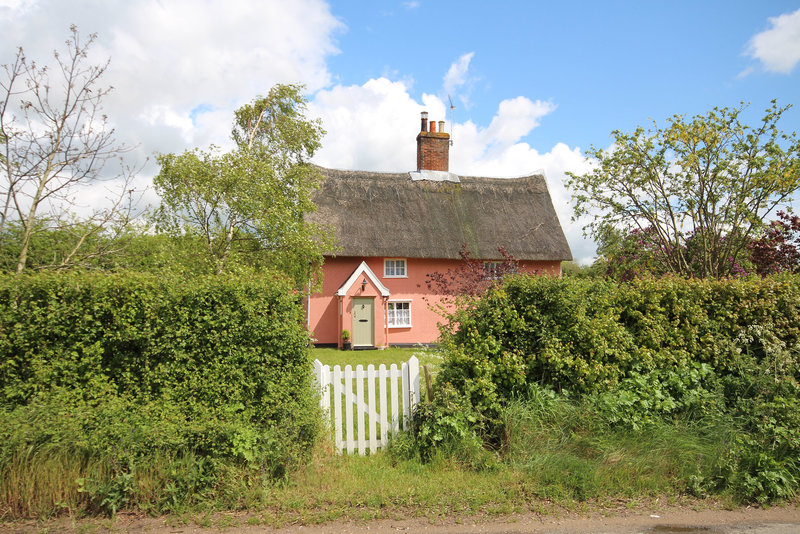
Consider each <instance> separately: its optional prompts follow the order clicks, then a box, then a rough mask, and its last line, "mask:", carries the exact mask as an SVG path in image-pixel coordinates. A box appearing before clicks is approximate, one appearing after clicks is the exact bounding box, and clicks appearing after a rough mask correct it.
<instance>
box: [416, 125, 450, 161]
mask: <svg viewBox="0 0 800 534" xmlns="http://www.w3.org/2000/svg"><path fill="white" fill-rule="evenodd" d="M417 170H418V171H449V170H450V134H448V133H445V132H444V121H439V131H438V132H437V131H436V122H435V121H431V122H430V130H429V129H428V112H427V111H423V112H422V126H421V128H420V132H419V134H417Z"/></svg>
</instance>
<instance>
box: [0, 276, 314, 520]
mask: <svg viewBox="0 0 800 534" xmlns="http://www.w3.org/2000/svg"><path fill="white" fill-rule="evenodd" d="M308 341H309V339H308V334H307V332H306V329H305V327H304V322H303V311H302V308H301V307H300V306H299V305H298V303H297V298H296V295H294V294H293V292H292V291H291V290H290V288H289V287H288V286H287V285H285V284H284V283H282V282H281V281H278V280H276V279H268V278H235V277H234V278H222V277H201V278H179V277H174V276H155V275H150V274H141V273H119V274H95V273H63V274H62V273H56V274H36V275H28V276H22V277H15V276H4V277H0V441H2V445H0V469H7V468H10V467H9V466H11V465H12V464H14V463H15V462H17V463H18V461H19V454H20V451H26V450H37V448H38V449H41V450H52V449H53V447H54V446H55V447H56V448H58V447H61V449H60V450H70V451H73V452H74V453H75V455H76V457H85V458H101V459H104V460H105V461H106V463H108V464H109V465H111V466H112V467H114V468H113V469H111V471H110V472H108V473H106V474H105V475H104V476H107V477H111V478H110V479H108V480H112V481H113V480H117V478H118V477H120V476H122V477H123V479H124V480H127V478H124V477H130V476H131V473H133V472H134V471H135V470H136V468H137V466H140V467H141V466H142V465H144V464H145V463H146V459H147V458H152V457H153V456H154V455H160V456H161V457H162V459H163V458H171V459H175V458H179V457H184V456H186V455H187V454H189V455H192V457H193V458H199V459H201V463H202V464H203V465H204V466H205V467H203V470H204V473H205V474H204V475H203V476H204V478H203V480H204V484H205V487H207V488H212V487H214V485H215V484H216V482H215V480H216V479H215V477H214V476H213V471H214V469H212V467H214V466H217V467H219V465H222V464H226V465H245V466H248V465H249V466H251V467H253V468H256V469H259V470H260V471H262V472H265V473H266V474H267V475H268V476H269V475H271V476H282V475H283V474H285V472H286V471H287V469H289V468H290V467H291V466H292V465H294V464H296V463H297V462H300V461H302V460H303V459H304V458H305V457H306V456H307V454H308V451H309V450H310V448H311V446H312V444H313V443H314V440H315V438H316V436H317V432H318V426H319V414H318V412H317V402H316V399H315V397H314V394H313V391H312V387H311V364H310V360H309V352H308ZM59 444H60V445H59ZM202 459H205V460H202ZM170 461H171V460H170ZM219 462H221V463H219ZM209 466H211V467H209ZM209 469H211V471H212V473H211V474H209ZM108 480H106V482H105V483H106V486H108V484H110V483H109V482H108ZM124 480H123V481H124ZM87 484H88V483H87ZM95 486H96V488H95V489H97V491H100V490H102V488H101V486H102V484H101V481H99V480H97V481H95ZM98 488H99V489H98ZM135 489H136V488H135V484H133V485H132V486H131V488H130V491H128V492H127V493H126V492H122V495H123V497H121V498H120V499H117V501H119V502H116V503H114V506H113V508H117V507H119V506H121V505H125V504H126V503H130V502H133V501H135V496H134V494H135V493H136V491H135ZM196 489H197V488H194V489H193V490H192V491H195V490H196ZM115 491H116V493H115V494H120V492H119V491H117V490H115ZM81 492H82V493H84V494H86V493H90V494H91V493H92V492H91V491H89V490H87V489H86V488H82V489H81ZM100 493H102V491H100ZM190 493H191V492H190V491H189V490H188V489H187V490H186V495H184V496H183V497H187V498H188V497H189V495H190ZM174 497H175V496H174V495H172V496H171V497H170V498H172V500H173V502H174V501H175V498H174ZM183 497H182V498H183ZM165 498H166V497H165ZM98 499H99V500H98ZM90 500H91V499H90ZM95 500H97V501H98V502H97V503H96V504H97V505H98V507H99V508H105V509H108V508H109V505H108V502H106V504H105V505H103V506H99V503H102V502H104V500H105V501H108V496H107V495H101V494H98V495H97V499H95ZM87 506H89V508H91V507H92V506H91V502H89V503H87ZM0 507H2V503H1V502H0ZM161 508H163V506H162V507H161Z"/></svg>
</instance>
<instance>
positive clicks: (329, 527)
mask: <svg viewBox="0 0 800 534" xmlns="http://www.w3.org/2000/svg"><path fill="white" fill-rule="evenodd" d="M250 517H251V516H248V515H246V514H236V515H228V514H220V515H218V516H215V517H214V518H213V519H212V521H211V524H214V525H217V526H215V527H208V528H204V527H201V526H198V525H197V524H193V523H192V524H183V523H181V522H179V521H176V520H175V519H166V520H165V519H163V518H143V517H135V516H119V517H117V518H116V519H115V520H113V521H110V520H80V521H77V522H75V521H71V520H69V519H60V520H57V521H52V522H46V523H34V522H25V523H16V524H5V525H0V531H2V532H15V533H16V532H19V533H23V532H24V533H31V532H48V533H54V532H74V531H81V532H87V533H94V532H134V533H144V532H147V533H153V534H194V533H209V532H226V533H231V534H238V533H248V534H249V533H259V532H264V533H274V534H301V533H302V534H323V533H324V534H329V533H343V534H366V533H369V534H374V533H376V532H377V533H381V532H387V533H398V532H408V533H413V532H424V533H430V534H455V533H460V532H464V533H479V532H480V533H488V534H505V533H508V534H512V533H514V534H517V533H519V534H522V533H536V534H540V533H554V534H589V533H591V534H634V533H654V534H669V533H674V532H682V533H692V532H697V533H703V532H705V533H709V534H714V533H719V534H723V533H727V534H736V533H748V534H795V533H800V507H798V506H785V507H774V508H770V509H767V510H764V509H759V508H742V509H736V510H724V509H711V508H707V509H703V510H699V511H695V510H691V509H687V508H681V507H658V509H654V510H649V511H648V510H641V509H640V510H636V511H634V512H622V513H615V514H614V515H609V516H604V515H601V514H599V513H597V514H591V515H587V516H580V515H578V514H573V513H564V514H560V515H558V516H556V515H544V516H543V515H535V514H525V515H515V516H510V517H504V518H480V519H475V518H462V519H457V518H450V519H444V520H442V519H438V520H437V521H436V522H435V523H432V522H430V521H428V520H426V519H424V518H422V519H421V518H416V519H407V520H405V519H404V520H380V521H371V522H363V523H349V522H334V523H327V524H324V525H294V526H289V527H285V528H280V529H274V528H271V527H266V526H263V525H251V524H248V519H250ZM222 525H229V526H222Z"/></svg>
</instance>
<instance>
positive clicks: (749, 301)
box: [423, 275, 800, 500]
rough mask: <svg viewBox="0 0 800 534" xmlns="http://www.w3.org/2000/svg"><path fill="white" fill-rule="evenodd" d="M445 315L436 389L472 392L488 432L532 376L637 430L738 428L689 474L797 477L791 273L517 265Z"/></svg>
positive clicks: (746, 489) (754, 481) (493, 439)
mask: <svg viewBox="0 0 800 534" xmlns="http://www.w3.org/2000/svg"><path fill="white" fill-rule="evenodd" d="M451 325H452V326H451V327H450V329H449V330H448V331H446V332H444V333H443V346H444V347H445V353H446V356H445V361H444V363H443V365H442V367H441V369H440V372H439V375H438V377H437V389H438V391H442V392H446V393H447V396H448V398H452V397H453V392H455V394H457V395H459V396H460V397H461V398H464V399H467V400H468V401H469V405H470V408H471V410H473V411H474V417H473V418H474V419H475V421H476V424H475V425H474V428H475V429H476V430H477V431H478V432H479V433H481V434H482V435H483V436H484V438H485V439H486V441H487V442H488V443H490V444H494V445H497V446H500V445H502V443H503V441H504V437H503V435H504V432H505V431H506V429H505V428H504V425H503V421H502V417H501V414H502V410H503V409H504V407H505V406H506V405H507V404H508V402H509V401H510V400H512V399H514V398H517V397H520V396H524V395H525V393H526V392H527V391H528V390H529V387H530V385H531V384H536V385H537V386H538V387H543V388H546V389H550V390H553V391H556V392H559V393H561V394H563V395H565V396H568V397H571V398H578V399H581V400H585V401H588V402H590V403H591V404H592V405H593V406H594V407H595V410H597V412H598V416H599V417H602V418H603V420H605V421H608V422H609V424H611V425H617V426H624V427H627V428H630V429H632V430H634V431H637V430H639V429H643V428H647V426H648V424H650V423H651V422H653V421H656V420H658V421H659V422H665V421H667V422H668V421H682V422H686V421H691V420H695V421H699V420H702V419H709V418H711V419H716V420H719V419H724V420H725V421H727V422H728V424H729V426H730V427H731V428H735V429H736V432H737V438H736V439H733V440H731V441H730V443H726V447H727V449H726V450H727V451H728V452H727V454H726V455H723V457H722V458H720V460H719V464H718V466H717V472H716V473H714V474H711V475H710V474H706V475H703V476H702V477H700V478H703V480H702V481H700V482H698V483H697V484H695V487H704V488H709V487H712V486H713V487H717V488H722V487H725V488H730V489H732V491H734V492H736V493H738V494H739V495H741V497H742V498H744V499H747V500H772V499H776V498H784V497H788V496H790V495H792V494H793V492H794V491H795V488H796V487H797V485H798V479H800V419H798V417H799V416H798V415H797V414H798V413H800V386H798V384H799V383H800V277H797V276H789V275H786V276H779V277H772V278H765V279H756V278H753V279H746V280H722V281H720V280H685V279H679V278H669V277H667V278H662V279H644V280H635V281H633V282H631V283H629V284H617V283H614V282H609V281H602V280H586V279H576V278H563V279H557V278H551V277H515V278H513V279H511V280H509V281H508V282H506V283H505V284H503V285H502V286H499V287H496V288H493V289H491V290H490V291H489V292H488V293H487V294H486V295H484V297H483V298H482V299H480V300H479V301H475V302H474V303H473V305H472V306H470V307H468V308H464V309H462V310H459V311H457V312H456V313H455V315H454V316H453V317H452V321H451ZM465 411H466V409H465V408H462V412H465ZM429 419H430V418H429ZM428 423H429V424H434V425H435V424H436V421H433V422H430V421H429V422H428ZM423 432H427V433H431V432H434V431H432V430H430V429H426V430H424V431H423ZM698 476H699V475H698Z"/></svg>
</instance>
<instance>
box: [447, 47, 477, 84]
mask: <svg viewBox="0 0 800 534" xmlns="http://www.w3.org/2000/svg"><path fill="white" fill-rule="evenodd" d="M474 56H475V52H469V53H468V54H464V55H462V56H461V57H460V58H458V59H457V60H456V61H454V62H453V64H452V65H450V68H449V69H448V70H447V74H445V75H444V90H445V92H447V93H455V91H456V89H458V88H459V87H461V86H462V85H464V84H465V83H466V82H467V72H468V71H469V63H470V61H472V58H473V57H474Z"/></svg>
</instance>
